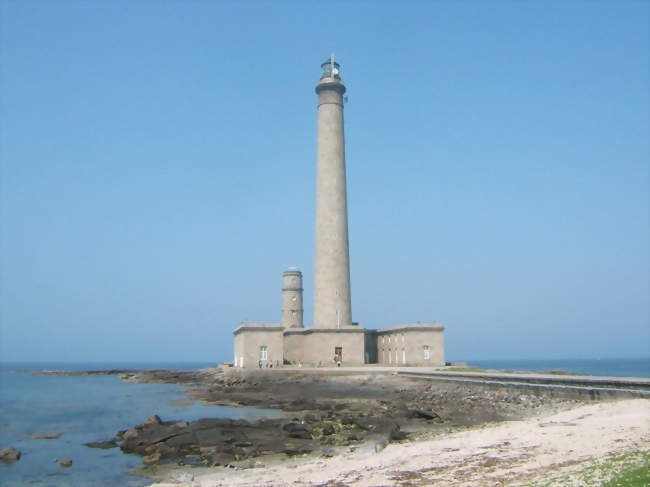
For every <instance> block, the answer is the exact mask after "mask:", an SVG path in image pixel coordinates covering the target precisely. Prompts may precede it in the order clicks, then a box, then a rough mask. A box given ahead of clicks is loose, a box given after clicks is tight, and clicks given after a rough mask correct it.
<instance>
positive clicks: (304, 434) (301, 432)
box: [282, 423, 312, 440]
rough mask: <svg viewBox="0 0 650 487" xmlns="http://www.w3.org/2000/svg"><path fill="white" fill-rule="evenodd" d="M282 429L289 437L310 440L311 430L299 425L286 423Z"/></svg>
mask: <svg viewBox="0 0 650 487" xmlns="http://www.w3.org/2000/svg"><path fill="white" fill-rule="evenodd" d="M282 429H283V430H284V431H286V432H287V433H289V437H291V438H298V439H303V440H311V438H312V436H311V435H312V429H311V428H310V427H309V426H307V425H305V424H300V423H287V424H285V425H284V426H282Z"/></svg>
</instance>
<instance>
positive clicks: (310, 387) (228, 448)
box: [67, 368, 580, 478]
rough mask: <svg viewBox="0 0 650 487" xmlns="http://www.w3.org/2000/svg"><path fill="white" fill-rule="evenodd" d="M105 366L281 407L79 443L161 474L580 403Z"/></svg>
mask: <svg viewBox="0 0 650 487" xmlns="http://www.w3.org/2000/svg"><path fill="white" fill-rule="evenodd" d="M94 373H95V372H92V371H91V372H84V373H83V374H88V375H91V374H94ZM97 373H101V374H105V373H107V372H103V371H102V372H97ZM108 373H111V374H118V375H119V376H120V377H121V378H122V380H124V381H127V382H134V383H147V382H158V383H174V384H179V385H185V386H189V388H188V390H187V391H186V394H187V395H188V397H189V398H190V399H192V400H200V401H201V402H202V403H203V404H210V405H226V406H256V407H263V408H275V409H281V410H283V411H285V412H286V413H287V416H286V418H282V419H260V420H258V421H256V422H254V423H249V422H247V421H242V420H229V419H215V418H205V419H200V420H198V421H192V422H185V421H182V420H180V418H163V419H164V420H163V419H161V418H159V417H157V416H152V417H151V418H149V420H147V421H146V422H144V423H143V424H140V425H135V426H132V427H130V428H128V429H125V430H122V431H119V432H117V433H116V435H115V437H114V438H112V439H110V440H109V441H98V442H96V443H94V444H88V445H87V446H89V447H99V448H110V447H115V446H119V448H120V449H121V450H122V451H123V452H125V453H133V454H137V455H140V456H141V457H142V468H141V471H140V474H142V475H146V476H149V477H151V478H163V477H164V476H165V473H166V472H167V470H168V467H172V466H173V467H176V466H183V465H191V466H205V467H216V466H224V467H231V468H253V467H260V466H264V465H268V464H272V463H278V462H283V461H287V460H290V459H295V458H299V457H309V458H315V457H334V456H336V455H339V454H343V453H347V452H353V451H368V452H371V453H372V452H378V451H381V450H382V449H383V448H385V447H386V446H387V445H388V444H390V443H395V442H405V441H415V440H423V439H431V438H434V437H437V436H440V435H446V434H451V433H453V432H457V431H462V430H465V429H467V428H472V427H476V426H480V425H484V424H486V423H495V422H502V421H509V420H518V419H523V418H527V417H530V416H535V415H539V414H543V413H546V412H552V411H559V410H565V409H570V408H572V407H575V406H576V405H577V404H578V403H579V402H580V401H579V400H576V399H567V398H561V397H554V396H553V395H551V394H543V393H539V392H537V391H536V392H532V391H531V392H530V393H524V392H522V391H521V390H516V391H513V390H508V389H507V388H498V387H479V386H477V385H475V384H463V383H455V382H440V381H422V380H417V379H412V378H407V377H401V376H397V375H394V374H391V373H386V372H383V373H374V372H372V371H371V370H369V371H368V372H365V371H364V372H359V371H354V372H347V371H345V370H336V369H332V370H329V371H322V370H321V371H319V370H309V369H304V370H298V369H293V370H287V369H275V370H273V369H271V370H267V369H262V370H253V371H242V370H240V369H231V368H225V369H224V368H218V369H204V370H198V371H176V370H151V371H124V370H116V371H110V372H108ZM70 374H79V373H67V375H70ZM125 426H128V425H125ZM100 440H101V439H100ZM104 440H105V439H104ZM165 466H168V467H165Z"/></svg>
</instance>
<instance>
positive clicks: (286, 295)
mask: <svg viewBox="0 0 650 487" xmlns="http://www.w3.org/2000/svg"><path fill="white" fill-rule="evenodd" d="M293 279H295V281H292V280H293ZM282 289H283V290H282V294H283V297H282V303H283V309H282V318H283V321H282V323H242V324H241V325H240V326H239V327H237V328H236V329H235V331H234V332H233V333H234V335H235V357H234V362H233V363H234V365H235V366H236V367H244V368H254V367H260V365H261V366H262V367H269V366H273V367H277V366H281V365H303V366H305V367H319V366H321V367H327V366H332V367H333V366H336V365H337V363H338V361H340V362H341V364H342V365H344V366H345V365H363V364H381V365H385V366H394V367H398V366H400V367H401V366H420V367H422V366H430V367H438V366H443V365H445V352H444V342H443V331H444V328H443V327H442V325H440V324H439V323H435V322H434V323H417V324H403V325H398V326H393V327H389V328H381V329H379V330H368V329H365V328H362V327H361V326H359V325H358V324H356V323H353V324H352V325H350V326H346V327H341V328H314V327H307V328H304V327H303V326H302V274H301V273H300V271H298V270H297V269H289V270H287V271H285V273H284V275H283V288H282ZM294 298H295V299H294ZM298 317H300V319H298Z"/></svg>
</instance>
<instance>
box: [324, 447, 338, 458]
mask: <svg viewBox="0 0 650 487" xmlns="http://www.w3.org/2000/svg"><path fill="white" fill-rule="evenodd" d="M320 456H321V457H324V458H332V457H334V456H336V450H335V449H333V448H323V450H322V451H321V454H320Z"/></svg>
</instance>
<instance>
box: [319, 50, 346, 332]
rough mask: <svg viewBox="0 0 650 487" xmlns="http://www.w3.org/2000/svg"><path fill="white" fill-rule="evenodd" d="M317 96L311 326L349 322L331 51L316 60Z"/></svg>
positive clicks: (340, 139) (341, 158) (341, 145)
mask: <svg viewBox="0 0 650 487" xmlns="http://www.w3.org/2000/svg"><path fill="white" fill-rule="evenodd" d="M321 68H322V73H321V77H320V82H319V83H318V85H317V86H316V93H317V94H318V160H317V170H316V173H317V174H316V249H315V261H316V262H315V264H316V265H315V272H314V328H349V327H350V326H352V306H351V300H350V255H349V251H348V206H347V193H346V184H345V141H344V136H343V93H345V85H344V84H343V83H342V82H341V76H340V71H339V65H338V63H335V62H334V56H333V55H332V56H331V57H330V58H329V59H328V60H327V61H325V62H324V63H323V64H321Z"/></svg>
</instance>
